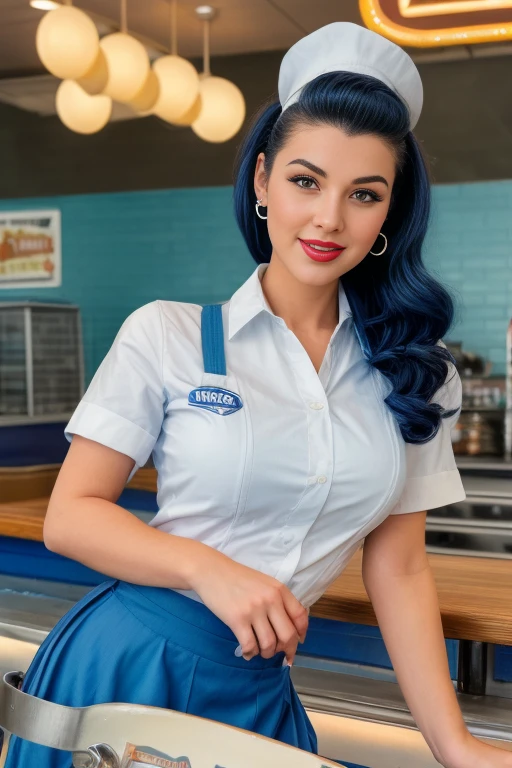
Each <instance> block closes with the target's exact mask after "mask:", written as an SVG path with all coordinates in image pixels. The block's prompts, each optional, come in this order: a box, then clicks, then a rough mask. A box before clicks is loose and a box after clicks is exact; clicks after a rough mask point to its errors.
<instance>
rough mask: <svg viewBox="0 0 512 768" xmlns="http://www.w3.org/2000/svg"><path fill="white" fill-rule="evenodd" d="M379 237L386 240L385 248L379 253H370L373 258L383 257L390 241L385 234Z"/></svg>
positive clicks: (380, 233)
mask: <svg viewBox="0 0 512 768" xmlns="http://www.w3.org/2000/svg"><path fill="white" fill-rule="evenodd" d="M379 235H380V236H381V237H383V238H384V248H383V249H382V251H379V253H374V252H373V251H370V253H371V255H372V256H382V254H383V253H384V251H385V250H386V248H387V247H388V239H387V237H386V235H385V234H384V233H383V232H379Z"/></svg>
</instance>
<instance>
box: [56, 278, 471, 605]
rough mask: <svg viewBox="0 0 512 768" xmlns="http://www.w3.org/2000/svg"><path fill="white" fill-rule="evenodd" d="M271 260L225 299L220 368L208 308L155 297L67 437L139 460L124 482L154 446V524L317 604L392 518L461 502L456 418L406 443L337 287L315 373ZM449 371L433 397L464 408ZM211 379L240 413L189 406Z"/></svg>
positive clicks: (131, 326)
mask: <svg viewBox="0 0 512 768" xmlns="http://www.w3.org/2000/svg"><path fill="white" fill-rule="evenodd" d="M266 267H267V265H266V264H261V265H259V266H258V267H257V268H256V269H255V270H254V272H253V273H252V275H251V276H250V277H249V279H248V280H247V281H246V282H245V283H244V284H243V285H242V286H241V287H240V288H239V289H238V290H237V291H236V292H235V293H234V295H233V296H232V298H231V300H230V301H228V302H226V303H225V304H224V305H223V307H222V312H223V323H224V328H225V353H226V366H227V375H226V376H220V375H218V374H205V373H204V368H203V357H202V345H201V306H200V305H196V304H188V303H184V302H175V301H154V302H152V303H150V304H146V305H145V306H143V307H141V308H140V309H138V310H136V311H135V312H133V313H132V314H131V315H130V316H129V317H128V318H127V319H126V321H125V322H124V323H123V325H122V327H121V329H120V331H119V333H118V334H117V336H116V338H115V340H114V342H113V344H112V347H111V349H110V351H109V352H108V354H107V355H106V357H105V359H104V360H103V362H102V363H101V365H100V367H99V368H98V370H97V372H96V374H95V376H94V378H93V380H92V382H91V384H90V386H89V388H88V389H87V392H86V393H85V395H84V397H83V399H82V401H81V402H80V403H79V405H78V407H77V409H76V411H75V413H74V414H73V416H72V418H71V420H70V422H69V424H68V425H67V426H66V430H65V433H66V437H67V438H68V440H71V439H72V435H73V434H80V435H83V436H84V437H87V438H89V439H91V440H95V441H97V442H99V443H102V444H104V445H106V446H109V447H110V448H113V449H115V450H116V451H120V452H121V453H124V454H127V455H128V456H130V457H131V458H132V459H134V460H135V466H134V468H133V471H132V472H131V474H130V478H131V477H132V476H133V474H134V472H135V471H136V470H137V469H138V468H139V467H140V466H143V465H144V464H145V463H146V462H147V460H148V458H149V456H150V455H151V453H153V460H154V464H155V467H156V469H157V471H158V497H157V501H158V507H159V512H158V513H157V515H156V516H155V518H154V519H153V520H152V521H151V525H152V526H154V527H156V528H159V529H160V530H162V531H167V532H169V533H173V534H176V535H178V536H185V537H189V538H194V539H197V540H199V541H202V542H204V543H205V544H208V545H210V546H212V547H215V548H216V549H218V550H220V551H221V552H223V553H224V554H226V555H228V556H229V557H231V558H233V559H234V560H236V561H238V562H240V563H243V564H245V565H247V566H250V567H252V568H256V569H258V570H260V571H262V572H264V573H266V574H269V575H270V576H273V577H274V578H276V579H278V580H279V581H282V582H283V583H285V584H287V585H288V586H289V587H290V589H291V590H292V591H293V593H294V594H295V595H296V597H297V598H298V599H299V600H300V601H301V602H302V603H303V604H304V605H305V606H306V607H309V606H310V605H311V604H312V603H313V602H315V601H316V600H317V599H318V598H319V597H320V596H321V595H322V594H323V592H324V591H325V589H326V588H327V587H328V585H329V584H330V583H331V582H332V581H333V580H334V579H335V578H336V577H337V576H338V575H339V574H340V573H341V571H342V570H343V568H344V567H345V565H346V564H347V562H348V561H349V559H350V558H351V556H352V555H353V553H354V552H355V550H356V549H357V548H358V547H359V546H360V544H361V543H362V541H363V539H364V537H365V536H366V535H367V534H368V533H369V532H370V531H371V530H373V529H374V528H375V527H376V526H378V525H379V523H381V522H382V521H383V520H384V519H385V518H386V517H387V515H389V514H401V513H407V512H417V511H421V510H426V509H430V508H434V507H439V506H443V505H445V504H450V503H453V502H457V501H461V500H463V499H464V498H465V493H464V489H463V486H462V483H461V479H460V475H459V472H458V470H457V467H456V464H455V459H454V455H453V449H452V444H451V438H450V430H451V427H452V426H453V424H454V422H455V421H456V420H457V416H458V414H457V415H456V416H454V417H452V418H451V419H444V420H443V421H442V423H441V427H440V429H439V432H438V434H437V435H436V437H435V438H434V439H433V440H431V441H430V442H429V443H426V444H424V445H411V444H406V443H405V442H404V440H403V438H402V436H401V434H400V430H399V429H398V426H397V424H396V421H395V419H394V417H393V415H392V413H391V411H390V410H389V409H388V407H387V406H386V405H385V403H384V402H383V401H384V398H385V397H386V395H387V393H388V392H389V391H390V385H389V382H388V381H387V380H386V379H385V378H384V377H383V376H382V375H381V374H380V373H378V372H377V371H376V370H375V369H374V368H373V367H371V366H369V365H368V363H367V361H366V360H365V359H364V357H363V355H362V353H361V349H360V346H359V344H358V341H357V338H356V334H355V331H354V326H353V321H352V318H351V316H350V310H349V304H348V300H347V297H346V295H345V292H344V290H343V286H342V282H341V281H340V284H339V285H340V288H339V322H338V325H337V326H336V328H335V330H334V332H333V334H332V337H331V340H330V341H329V344H328V347H327V351H326V353H325V357H324V360H323V362H322V365H321V368H320V370H319V372H318V374H317V372H316V370H315V368H314V366H313V363H312V362H311V359H310V358H309V356H308V354H307V352H306V351H305V349H304V347H303V346H302V345H301V343H300V342H299V340H298V339H297V337H296V336H295V334H294V333H292V332H291V331H290V330H289V329H288V328H287V326H286V324H285V322H284V320H283V319H282V318H280V317H278V316H276V315H274V313H273V312H272V310H271V309H270V307H269V305H268V302H267V301H266V299H265V296H264V294H263V290H262V287H261V282H260V281H261V277H262V275H263V272H264V271H265V269H266ZM450 369H451V370H450V372H449V375H448V377H447V382H446V383H445V384H444V386H443V387H442V388H441V389H440V390H439V392H438V395H437V396H436V398H435V400H436V402H440V403H441V404H442V405H443V406H444V407H445V408H458V406H459V405H460V402H461V382H460V378H459V376H458V374H457V373H456V371H455V370H454V369H453V366H451V365H450ZM453 374H455V375H453ZM201 386H212V387H220V388H223V389H227V390H229V391H230V392H232V393H235V394H237V395H239V397H240V398H241V401H242V407H241V408H239V409H238V410H235V411H233V412H231V413H228V414H227V415H221V414H220V413H217V412H215V410H209V409H207V408H203V407H191V405H190V404H189V393H190V392H191V391H192V390H194V389H197V388H198V387H201Z"/></svg>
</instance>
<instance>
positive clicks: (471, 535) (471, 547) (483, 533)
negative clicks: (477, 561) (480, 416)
mask: <svg viewBox="0 0 512 768" xmlns="http://www.w3.org/2000/svg"><path fill="white" fill-rule="evenodd" d="M459 467H460V469H461V472H462V476H463V482H464V487H465V489H466V495H467V497H466V499H465V501H461V502H458V503H457V504H449V505H448V506H444V507H438V508H437V509H432V510H429V512H428V515H427V530H426V543H427V551H429V552H440V553H446V552H449V553H450V554H460V555H465V556H475V557H494V558H500V559H507V560H508V559H510V560H512V478H511V477H509V467H508V465H506V464H504V463H502V462H498V463H492V462H487V463H482V462H474V463H473V464H471V462H469V461H468V462H466V463H464V462H463V461H460V460H459ZM484 468H485V472H484ZM510 471H511V472H512V468H511V469H510Z"/></svg>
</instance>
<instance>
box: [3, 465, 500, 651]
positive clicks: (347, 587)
mask: <svg viewBox="0 0 512 768" xmlns="http://www.w3.org/2000/svg"><path fill="white" fill-rule="evenodd" d="M150 473H151V470H140V471H139V472H138V473H137V475H136V476H135V477H134V479H133V480H132V482H131V483H130V484H129V486H128V487H132V488H138V489H144V490H151V489H152V482H153V481H152V475H151V474H150ZM48 498H49V497H48V496H45V497H39V498H32V499H26V500H22V501H12V502H9V503H1V504H0V536H5V537H12V538H17V539H25V540H31V541H42V539H43V520H44V516H45V513H46V508H47V504H48ZM361 558H362V551H361V550H358V552H357V553H356V554H355V555H354V557H353V558H352V560H351V561H350V563H349V565H348V566H347V568H346V569H345V571H344V572H343V573H342V575H341V576H340V577H339V578H338V579H336V581H335V582H334V583H333V584H332V585H331V586H330V587H329V589H328V590H327V591H326V592H325V594H324V595H323V596H322V597H321V598H320V600H319V601H318V602H317V603H316V604H315V605H314V606H313V607H312V609H311V614H312V615H313V616H317V617H319V618H326V619H335V620H338V621H345V622H352V623H358V624H366V625H372V626H377V619H376V617H375V613H374V611H373V608H372V605H371V603H370V600H369V598H368V596H367V594H366V591H365V588H364V585H363V581H362V576H361ZM428 558H429V561H430V564H431V567H432V571H433V574H434V577H435V581H436V585H437V590H438V595H439V604H440V608H441V616H442V621H443V628H444V634H445V637H447V638H452V639H456V640H467V641H470V640H471V641H479V642H482V643H495V644H501V645H512V611H511V610H510V595H511V590H512V561H510V560H499V559H492V558H488V557H486V558H479V557H464V556H459V555H439V554H429V555H428Z"/></svg>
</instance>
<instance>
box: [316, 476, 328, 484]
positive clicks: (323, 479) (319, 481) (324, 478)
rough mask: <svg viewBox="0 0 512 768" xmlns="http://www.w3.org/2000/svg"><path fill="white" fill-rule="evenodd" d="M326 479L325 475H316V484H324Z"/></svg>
mask: <svg viewBox="0 0 512 768" xmlns="http://www.w3.org/2000/svg"><path fill="white" fill-rule="evenodd" d="M326 482H327V478H326V476H325V475H318V479H317V483H326Z"/></svg>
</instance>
